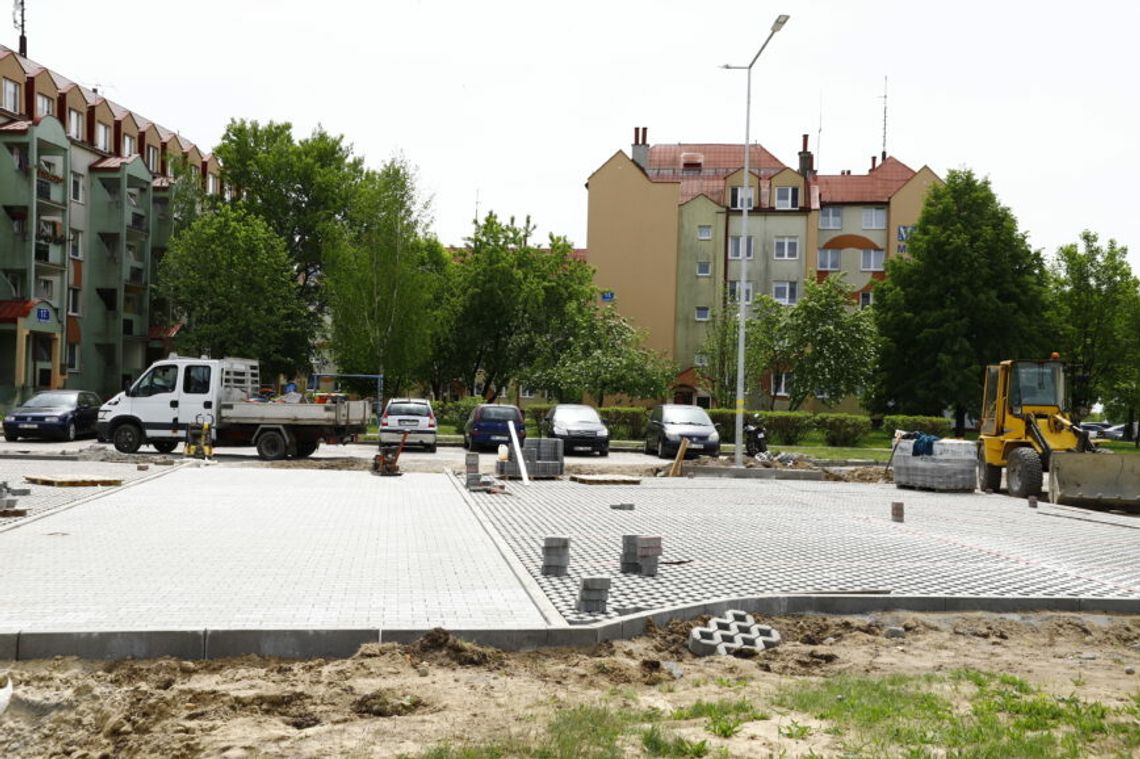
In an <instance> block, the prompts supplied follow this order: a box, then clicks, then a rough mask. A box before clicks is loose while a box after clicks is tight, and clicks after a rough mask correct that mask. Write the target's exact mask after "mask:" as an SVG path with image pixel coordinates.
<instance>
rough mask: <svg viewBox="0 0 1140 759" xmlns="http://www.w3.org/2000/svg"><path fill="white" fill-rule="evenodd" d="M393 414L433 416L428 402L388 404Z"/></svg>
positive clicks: (389, 411)
mask: <svg viewBox="0 0 1140 759" xmlns="http://www.w3.org/2000/svg"><path fill="white" fill-rule="evenodd" d="M388 413H389V414H391V415H392V416H431V412H430V411H428V407H427V404H426V403H393V404H390V405H389V406H388Z"/></svg>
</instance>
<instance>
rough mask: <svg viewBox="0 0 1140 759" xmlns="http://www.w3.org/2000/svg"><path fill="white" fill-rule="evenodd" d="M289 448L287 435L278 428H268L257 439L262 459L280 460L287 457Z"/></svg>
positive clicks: (259, 454) (258, 452)
mask: <svg viewBox="0 0 1140 759" xmlns="http://www.w3.org/2000/svg"><path fill="white" fill-rule="evenodd" d="M286 453H288V448H287V447H286V445H285V437H284V436H283V435H282V434H281V433H280V432H278V431H277V430H268V431H266V432H263V433H261V437H259V438H258V439H257V455H258V456H259V457H261V460H262V461H280V460H281V459H283V458H285V454H286Z"/></svg>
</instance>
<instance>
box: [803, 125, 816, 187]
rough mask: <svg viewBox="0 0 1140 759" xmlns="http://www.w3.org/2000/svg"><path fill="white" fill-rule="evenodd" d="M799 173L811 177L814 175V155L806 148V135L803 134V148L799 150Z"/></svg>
mask: <svg viewBox="0 0 1140 759" xmlns="http://www.w3.org/2000/svg"><path fill="white" fill-rule="evenodd" d="M800 175H801V176H803V178H804V179H811V178H812V177H813V176H814V175H815V156H813V155H812V154H811V151H810V150H808V136H807V135H806V134H805V135H804V142H803V149H802V150H800Z"/></svg>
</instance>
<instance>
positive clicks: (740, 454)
mask: <svg viewBox="0 0 1140 759" xmlns="http://www.w3.org/2000/svg"><path fill="white" fill-rule="evenodd" d="M787 22H788V16H787V14H784V13H781V14H780V15H779V16H777V17H776V20H775V21H774V22H772V31H770V32H768V38H767V39H765V40H764V44H763V45H761V46H760V49H759V50H757V51H756V55H754V56H752V61H751V63H749V64H748V65H747V66H732V65H729V64H727V63H726V64H724V68H726V69H744V70H745V71H747V72H748V94H747V96H746V98H745V100H744V103H745V105H744V188H745V193H744V202H743V203H741V216H740V245H741V248H742V250H741V254H740V285H739V286H738V287H737V288H736V297H737V299H738V300H739V302H740V312H739V314H738V317H739V320H740V324H739V328H738V329H737V335H736V460H735V462H734V464H735V466H737V467H742V466H744V329H745V325H746V324H747V322H748V307H747V303H746V302H745V297H744V288H745V285H746V283H747V282H748V209H749V208H750V207H751V206H752V174H751V169H750V167H749V165H748V159H749V156H750V155H751V154H752V145H751V144H750V142H751V139H752V134H751V128H752V67H753V66H755V65H756V61H757V60H759V58H760V54H761V53H763V52H764V48H766V47H768V43H769V42H771V41H772V37H774V36H775V35H776V32H778V31H780V30H781V29H783V28H784V24H786V23H787ZM757 189H759V188H757ZM760 250H761V253H762V252H763V250H764V241H763V240H761V241H760Z"/></svg>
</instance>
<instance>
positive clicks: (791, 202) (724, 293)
mask: <svg viewBox="0 0 1140 759" xmlns="http://www.w3.org/2000/svg"><path fill="white" fill-rule="evenodd" d="M750 150H751V153H750V155H749V176H748V177H747V178H746V177H745V173H744V146H743V145H741V144H736V145H731V144H729V145H724V144H709V143H678V144H661V145H650V144H649V141H648V130H646V129H645V128H637V129H635V130H634V141H633V145H632V149H631V151H630V153H629V155H627V154H626V153H625V152H623V151H618V152H617V153H615V154H614V155H613V156H611V157H610V159H609V160H607V161H606V162H605V163H603V164H602V165H601V166H600V167H599V168H598V169H597V170H596V171H595V172H594V173H593V174H592V175H591V176H590V178H589V180H588V182H587V189H588V192H589V199H588V222H587V249H588V251H589V262H590V265H591V266H593V267H594V269H595V272H596V273H595V284H596V285H597V286H598V288H599V289H600V290H601V291H602V292H603V293H605V294H606V295H605V297H606V300H607V302H610V303H612V304H613V305H614V307H615V308H617V309H618V311H619V312H621V313H622V315H624V316H626V317H627V318H629V319H630V320H631V321H632V322H633V323H634V324H636V325H637V326H639V327H640V328H641V329H643V330H645V331H646V332H647V333H648V336H649V344H650V345H651V346H652V347H653V348H655V349H656V350H658V351H660V352H662V353H664V354H665V355H667V356H669V357H670V358H671V359H672V360H673V361H675V362H676V363H677V364H678V366H679V367H680V368H681V371H680V373H679V374H678V375H677V377H676V378H675V380H674V385H673V388H672V392H671V396H672V400H673V401H674V402H677V403H695V404H699V405H706V406H707V405H709V403H710V398H709V393H708V392H707V390H706V389H705V388H703V387H701V383H700V381H699V378H698V374H697V368H698V367H699V366H700V365H701V364H702V362H704V361H705V360H706V357H704V356H702V355H701V353H700V348H701V345H702V344H703V343H704V340H705V336H706V334H707V331H708V328H709V325H710V320H711V318H712V316H713V314H714V313H715V312H716V311H717V310H719V309H723V308H724V307H725V305H726V304H727V306H728V308H729V310H730V311H731V312H732V314H733V315H735V313H736V308H737V305H736V303H737V301H736V299H737V298H738V297H743V298H744V299H745V301H746V302H750V301H751V300H752V298H753V297H754V295H756V294H760V293H765V294H768V295H771V296H772V297H773V298H774V299H775V300H777V301H779V302H780V303H783V304H785V305H787V306H789V307H794V306H795V304H796V302H797V301H798V300H799V298H800V297H801V296H802V294H803V291H804V285H805V282H807V281H822V280H823V279H825V278H826V277H829V276H836V275H838V274H839V273H840V272H842V273H843V276H844V278H845V281H846V282H847V284H848V285H850V286H852V287H853V288H854V289H855V298H856V299H857V300H856V301H854V302H853V303H852V307H868V306H870V305H872V304H873V302H874V284H875V282H876V281H878V280H881V279H882V278H883V277H884V276H885V274H884V267H885V262H886V260H887V259H888V258H890V257H891V256H895V255H899V254H901V253H905V252H906V238H907V235H908V234H909V230H910V228H911V227H912V226H913V225H914V224H915V223H916V222H917V220H918V215H919V213H920V211H921V210H922V204H923V201H924V199H925V197H926V192H927V189H928V188H929V187H930V185H931V184H932V183H934V182H939V181H940V180H939V179H938V177H937V176H936V175H935V174H934V172H933V171H931V170H930V169H929V168H928V167H925V166H924V167H922V168H921V169H919V170H917V171H915V170H913V169H911V168H910V167H908V166H906V165H905V164H903V163H902V162H901V161H899V160H898V159H896V158H894V157H888V156H885V155H883V156H875V157H872V158H871V162H870V168H869V169H868V171H867V173H866V174H853V173H852V172H850V171H842V172H840V173H839V174H834V175H821V174H818V173H817V172H816V170H815V167H814V156H813V155H812V153H811V151H809V150H808V138H807V135H804V137H803V144H802V147H801V149H800V151H799V154H798V161H797V165H796V168H791V167H789V166H787V165H786V164H784V163H783V162H782V161H780V160H779V159H778V158H776V156H775V155H773V154H772V153H770V152H769V151H768V150H766V149H765V148H763V147H762V146H760V145H752V146H751V148H750ZM746 205H747V208H748V234H747V238H748V239H744V234H743V229H742V226H743V224H742V216H743V211H744V208H745V206H746ZM745 260H747V271H746V274H745V277H746V279H745V278H744V277H742V273H741V269H742V268H743V267H742V263H743V262H744V261H745ZM792 381H794V378H792V377H789V376H777V377H765V378H763V380H762V382H763V383H765V387H764V388H759V387H756V388H749V391H748V395H749V403H750V405H751V404H758V403H759V400H760V396H761V394H762V393H761V391H762V390H763V392H764V393H765V394H769V395H774V396H775V397H776V401H777V407H778V408H779V407H781V403H780V398H781V397H782V396H786V395H787V393H786V392H785V391H786V388H787V384H788V383H789V382H792ZM809 405H810V402H809ZM753 407H755V405H753Z"/></svg>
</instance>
